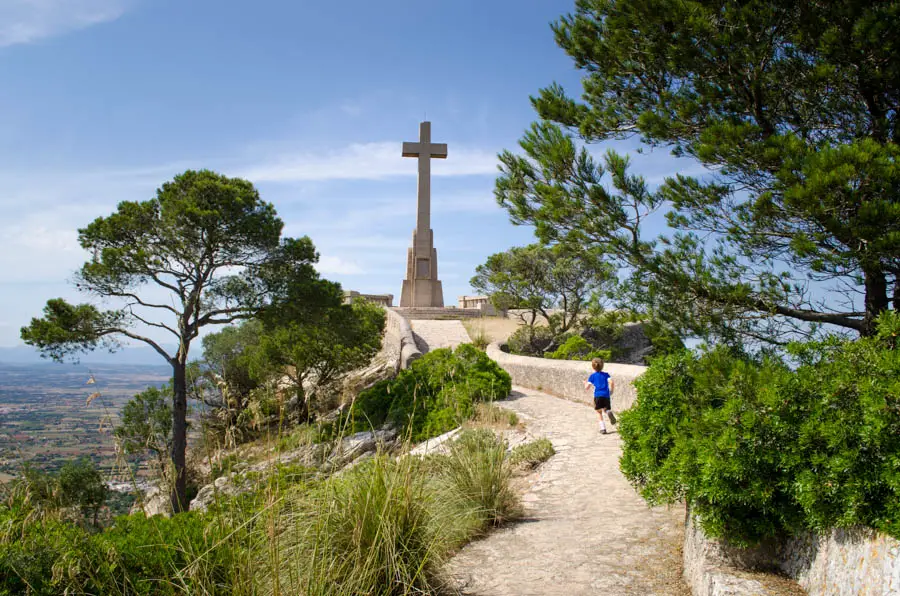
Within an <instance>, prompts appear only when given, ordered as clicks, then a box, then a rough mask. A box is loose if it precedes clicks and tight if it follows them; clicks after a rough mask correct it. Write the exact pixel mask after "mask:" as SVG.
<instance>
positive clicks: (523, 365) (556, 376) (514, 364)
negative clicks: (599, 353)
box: [487, 343, 647, 411]
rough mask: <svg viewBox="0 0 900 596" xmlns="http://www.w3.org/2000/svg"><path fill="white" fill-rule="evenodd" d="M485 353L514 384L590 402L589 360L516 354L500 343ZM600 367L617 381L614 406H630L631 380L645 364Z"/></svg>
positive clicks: (619, 408) (614, 408) (634, 395)
mask: <svg viewBox="0 0 900 596" xmlns="http://www.w3.org/2000/svg"><path fill="white" fill-rule="evenodd" d="M487 355H488V356H490V357H491V358H493V359H494V360H495V361H496V362H497V364H499V365H500V367H501V368H503V370H505V371H506V372H508V373H509V374H510V375H511V376H512V381H513V385H519V386H521V387H528V388H529V389H537V390H539V391H543V392H545V393H549V394H551V395H556V396H557V397H563V398H565V399H570V400H573V401H579V402H583V403H586V404H591V405H593V393H592V392H591V391H586V390H585V388H584V381H585V380H586V379H587V378H588V375H590V374H591V372H593V371H592V370H591V363H590V362H579V361H574V360H550V359H546V358H531V357H529V356H515V355H513V354H507V353H506V352H504V351H503V350H501V349H500V344H499V343H493V344H491V345H489V346H488V348H487ZM603 370H604V371H605V372H608V373H609V374H610V375H611V376H612V378H613V380H614V381H615V383H616V388H615V392H614V393H613V396H612V404H613V410H617V411H620V410H626V409H628V408H630V407H631V404H633V403H634V399H635V397H636V393H635V390H634V385H633V381H634V380H635V379H636V378H638V377H639V376H641V375H642V374H643V373H644V371H645V370H647V367H646V366H637V365H633V364H616V363H613V362H610V363H607V364H606V366H604V367H603Z"/></svg>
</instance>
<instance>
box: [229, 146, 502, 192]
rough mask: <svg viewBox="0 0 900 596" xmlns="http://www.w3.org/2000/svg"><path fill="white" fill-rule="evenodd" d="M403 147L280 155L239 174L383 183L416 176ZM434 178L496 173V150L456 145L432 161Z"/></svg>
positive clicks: (257, 178)
mask: <svg viewBox="0 0 900 596" xmlns="http://www.w3.org/2000/svg"><path fill="white" fill-rule="evenodd" d="M400 147H401V144H400V143H398V142H385V143H355V144H352V145H349V146H347V147H343V148H341V149H338V150H335V151H331V152H327V153H324V154H322V153H296V154H288V155H277V156H274V157H272V158H269V159H265V160H262V161H261V162H260V163H258V164H255V165H251V166H250V167H248V168H247V169H245V170H244V171H243V172H241V173H240V174H239V175H240V176H242V177H244V178H248V179H249V180H251V181H253V182H302V181H314V180H379V179H382V178H389V177H393V176H415V175H416V174H417V172H418V170H417V168H416V160H414V159H409V158H407V159H403V158H401V155H400ZM431 163H432V165H431V174H432V175H433V176H470V175H484V174H495V173H496V172H497V156H496V155H495V154H494V152H492V151H486V150H484V149H475V148H468V147H460V148H458V149H456V148H454V147H453V146H451V147H450V149H449V156H448V158H447V159H435V160H432V162H431Z"/></svg>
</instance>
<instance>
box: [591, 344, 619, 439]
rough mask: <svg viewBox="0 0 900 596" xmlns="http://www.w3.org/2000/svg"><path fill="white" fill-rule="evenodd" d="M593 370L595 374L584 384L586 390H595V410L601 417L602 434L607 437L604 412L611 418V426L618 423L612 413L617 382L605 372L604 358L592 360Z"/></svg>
mask: <svg viewBox="0 0 900 596" xmlns="http://www.w3.org/2000/svg"><path fill="white" fill-rule="evenodd" d="M591 368H593V369H594V372H593V374H591V376H589V377H588V378H587V380H586V381H585V382H584V388H585V389H586V390H590V389H591V388H592V387H593V389H594V410H596V412H597V415H598V416H599V417H600V433H601V434H604V435H605V434H606V424H605V423H604V422H603V412H606V414H607V415H608V416H609V422H610V424H615V423H616V417H615V415H614V414H613V413H612V404H611V403H610V396H611V395H612V392H613V390H614V389H615V388H616V382H615V381H613V380H612V379H611V378H610V376H609V373H605V372H603V359H602V358H594V359H593V360H591Z"/></svg>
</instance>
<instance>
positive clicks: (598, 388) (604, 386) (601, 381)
mask: <svg viewBox="0 0 900 596" xmlns="http://www.w3.org/2000/svg"><path fill="white" fill-rule="evenodd" d="M588 383H590V384H591V385H593V386H594V397H609V373H605V372H603V371H600V372H595V373H594V374H592V375H591V376H589V377H588Z"/></svg>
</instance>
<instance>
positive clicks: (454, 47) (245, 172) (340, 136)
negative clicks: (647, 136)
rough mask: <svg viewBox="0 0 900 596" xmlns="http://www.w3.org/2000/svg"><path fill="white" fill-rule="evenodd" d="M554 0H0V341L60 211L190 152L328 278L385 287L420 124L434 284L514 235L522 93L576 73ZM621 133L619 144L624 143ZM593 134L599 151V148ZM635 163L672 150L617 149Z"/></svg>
mask: <svg viewBox="0 0 900 596" xmlns="http://www.w3.org/2000/svg"><path fill="white" fill-rule="evenodd" d="M573 4H574V3H573V2H571V0H567V1H564V2H557V1H550V0H526V1H523V0H518V1H512V0H502V1H501V0H492V1H491V2H483V1H482V2H474V1H470V0H455V1H453V2H421V1H418V2H412V1H406V0H390V1H388V2H371V1H360V0H345V1H344V2H296V1H295V2H289V1H285V0H257V1H256V2H252V3H251V2H236V1H232V0H216V1H215V2H213V1H209V0H191V1H190V2H184V1H183V0H182V1H180V2H175V1H173V0H0V81H3V84H2V85H0V246H2V247H3V251H2V252H0V346H11V345H16V344H18V343H20V342H19V339H18V330H19V328H20V327H21V326H22V325H25V324H27V322H28V321H29V319H30V318H31V317H32V316H36V315H38V314H39V313H40V310H41V308H42V306H43V304H44V303H45V302H46V300H47V299H48V298H50V297H56V296H63V297H66V298H68V299H70V300H78V301H81V300H83V297H81V296H79V295H78V294H77V293H76V292H74V290H73V289H72V287H71V285H70V284H69V283H68V281H69V280H70V279H71V276H72V273H73V271H75V270H76V269H77V268H78V267H79V265H80V264H81V263H82V262H83V261H84V260H85V258H86V254H85V253H83V252H82V251H81V249H80V248H79V247H78V244H77V231H76V230H77V228H78V227H82V226H84V225H85V224H87V223H89V222H90V221H91V220H93V219H94V218H96V217H98V216H105V215H108V214H109V213H111V212H112V211H113V210H114V209H115V205H116V204H117V203H118V202H119V201H122V200H145V199H148V198H151V197H152V196H153V194H154V191H155V189H156V188H157V187H158V186H159V185H160V184H161V183H162V182H164V181H166V180H168V179H170V178H171V177H172V176H173V175H174V174H176V173H178V172H180V171H183V170H185V169H188V168H203V167H206V168H212V169H215V170H218V171H220V172H222V173H224V174H227V175H232V176H242V177H246V178H248V179H250V180H251V181H253V182H254V183H255V184H256V185H257V187H258V188H259V189H260V192H261V193H262V195H263V197H264V198H265V199H266V200H268V201H270V202H272V203H274V205H275V207H276V209H277V210H278V212H279V214H280V215H281V217H282V219H284V221H285V224H286V227H285V233H286V234H288V235H293V236H299V235H309V236H310V237H311V238H312V239H313V241H314V242H315V244H316V246H317V248H318V249H319V251H320V253H321V262H320V265H319V269H320V271H321V273H322V275H323V276H324V277H327V278H329V279H334V280H336V281H339V282H341V283H342V284H343V286H344V287H345V288H346V289H354V290H359V291H362V292H375V293H392V294H394V295H395V297H397V298H395V299H399V293H400V285H401V281H402V278H403V274H404V268H405V259H406V248H407V246H408V245H409V242H410V238H411V233H412V229H413V227H414V225H415V200H416V194H415V193H416V160H414V159H404V158H402V157H401V156H400V147H401V144H402V142H403V141H414V140H416V137H417V134H418V123H419V121H421V120H422V119H423V118H424V117H426V115H427V118H428V120H430V121H431V122H432V137H433V140H434V141H435V142H445V143H447V144H448V145H449V157H448V159H446V160H435V162H434V163H433V165H432V171H433V175H434V177H433V180H432V228H433V229H434V234H435V245H436V248H437V250H438V264H439V272H440V276H441V278H442V281H443V285H444V294H445V297H444V299H445V302H446V303H447V304H455V302H456V297H457V296H458V295H461V294H468V293H471V289H470V288H469V284H468V281H469V279H470V278H471V277H472V275H473V274H474V269H475V267H476V266H477V265H478V264H480V263H482V262H484V260H485V259H486V257H487V256H488V255H490V254H492V253H494V252H498V251H502V250H505V249H507V248H509V247H511V246H514V245H521V244H526V243H528V242H531V241H532V235H531V231H530V230H529V229H527V228H521V227H520V228H517V227H514V226H512V225H511V224H510V223H509V219H508V217H507V214H506V212H505V211H503V210H501V209H500V208H499V207H498V206H497V205H496V203H495V200H494V197H493V184H494V178H495V177H496V172H497V169H496V164H497V159H496V155H497V153H498V152H500V151H502V150H503V149H515V147H516V142H517V140H518V139H519V137H520V136H521V134H522V132H523V131H524V130H525V128H526V127H527V126H528V125H529V124H530V123H531V122H532V121H533V120H534V114H533V112H532V109H531V106H530V103H529V99H528V98H529V95H530V94H533V93H535V92H537V91H538V89H540V88H541V87H543V86H546V85H548V84H550V83H551V82H553V81H558V82H560V83H561V84H563V85H564V86H565V87H567V88H568V89H572V90H575V89H576V87H577V86H578V81H579V76H578V73H577V72H576V71H575V69H574V66H573V64H572V62H571V61H570V60H569V59H568V58H567V57H566V55H565V54H564V53H563V52H562V50H560V49H559V48H558V47H557V46H556V44H555V43H554V40H553V34H552V32H551V30H550V27H549V23H550V22H551V21H553V20H555V19H556V18H558V17H559V16H560V15H562V14H564V13H566V12H569V11H571V10H572V6H573ZM629 147H630V146H629V145H624V146H620V148H625V149H627V148H629ZM598 149H601V150H602V148H598ZM636 165H637V167H636V172H637V171H640V172H641V173H644V174H646V175H647V176H648V178H649V179H650V181H651V182H654V181H657V180H659V179H660V178H661V177H662V176H663V175H664V174H668V173H672V172H674V171H676V170H677V169H678V168H679V167H681V168H682V169H684V168H685V167H686V164H683V163H682V162H678V161H675V160H673V159H672V158H670V157H668V156H667V155H665V153H664V152H655V153H652V154H650V155H643V156H636Z"/></svg>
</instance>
